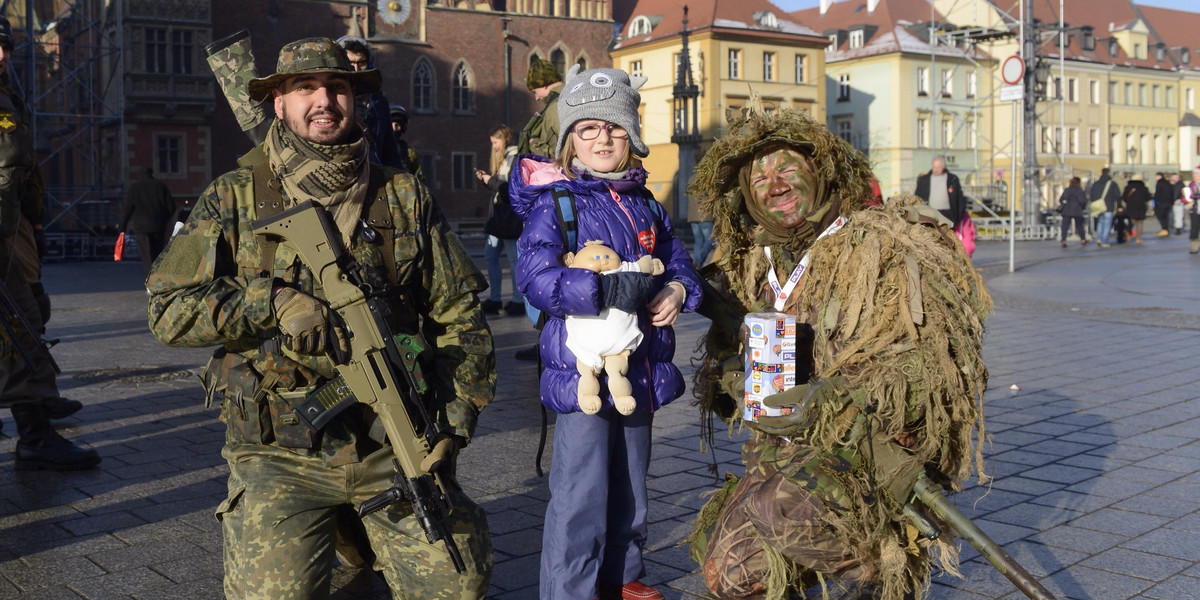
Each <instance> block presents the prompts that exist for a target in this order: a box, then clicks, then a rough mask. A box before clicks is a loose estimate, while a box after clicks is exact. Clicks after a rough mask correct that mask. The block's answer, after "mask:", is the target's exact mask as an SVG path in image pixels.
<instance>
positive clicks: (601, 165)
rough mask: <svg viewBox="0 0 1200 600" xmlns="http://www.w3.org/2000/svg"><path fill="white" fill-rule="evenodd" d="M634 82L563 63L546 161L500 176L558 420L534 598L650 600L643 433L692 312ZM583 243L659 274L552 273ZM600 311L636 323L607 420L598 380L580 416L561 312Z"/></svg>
mask: <svg viewBox="0 0 1200 600" xmlns="http://www.w3.org/2000/svg"><path fill="white" fill-rule="evenodd" d="M645 81H646V79H645V78H644V77H633V78H631V77H630V76H629V75H628V74H627V73H625V72H624V71H620V70H617V69H594V70H588V71H583V72H579V66H578V65H576V66H572V67H571V70H570V71H569V72H568V74H567V85H566V86H565V87H564V88H563V89H564V93H563V95H562V97H561V98H559V100H558V118H559V123H557V124H556V128H557V129H558V131H559V138H558V141H557V142H556V144H557V146H556V150H555V152H554V154H555V155H556V156H557V157H558V158H557V159H555V160H554V161H553V162H552V161H551V160H550V159H547V158H544V157H540V156H534V155H528V154H525V155H521V156H520V157H518V159H517V166H516V167H515V168H514V169H513V173H512V176H511V185H512V190H511V192H512V198H513V207H514V208H515V209H516V211H517V213H518V214H520V215H522V216H523V217H524V218H525V231H524V232H523V233H522V234H521V240H520V242H519V243H520V252H521V256H520V258H519V259H518V264H517V273H518V274H517V279H518V281H519V282H520V284H521V289H522V291H523V292H524V293H525V299H526V301H527V302H529V303H530V304H533V305H535V306H536V307H537V308H539V309H541V310H542V311H544V312H545V313H546V316H547V317H548V319H547V320H546V322H545V327H543V329H542V333H541V337H540V340H539V341H540V344H541V357H542V360H543V361H544V362H545V366H546V368H545V370H544V371H543V372H542V374H541V382H540V387H541V398H542V402H543V404H545V405H546V407H547V408H549V409H550V410H553V411H555V412H557V413H559V415H558V420H557V422H556V424H555V426H554V461H553V464H552V467H551V471H550V503H549V505H548V506H547V508H546V522H545V523H546V524H545V528H544V533H543V537H542V563H541V580H540V589H541V596H540V597H541V598H543V600H550V599H554V600H558V599H564V600H565V599H572V600H586V599H588V598H604V599H605V600H609V599H618V598H638V599H641V600H662V598H663V596H662V594H661V593H659V592H658V591H657V590H655V589H654V588H652V587H650V586H647V585H644V584H642V583H641V582H640V580H641V579H642V578H643V577H645V576H646V563H645V561H644V559H643V558H642V551H643V548H644V547H645V545H646V539H647V536H648V534H649V525H648V521H647V511H648V506H649V505H648V495H647V489H646V474H647V470H648V469H649V467H650V440H651V426H652V425H653V423H654V414H655V411H656V410H657V409H658V408H660V407H661V406H663V405H665V404H667V403H669V402H671V401H673V400H675V399H676V398H678V397H679V396H681V395H683V389H684V382H683V375H682V374H681V373H680V371H679V368H678V367H676V366H675V364H674V363H673V361H672V357H673V356H674V353H675V347H674V346H675V334H674V331H673V330H672V329H671V325H672V324H674V323H675V320H676V318H678V316H679V313H680V312H682V311H684V310H689V311H690V310H695V308H696V307H697V306H698V305H699V303H700V299H701V297H700V281H699V276H698V275H697V274H696V270H695V267H694V266H693V263H692V258H691V256H689V255H688V253H687V250H686V249H685V248H684V247H683V244H682V243H680V241H679V239H678V238H676V237H675V236H674V235H673V231H672V228H671V222H670V220H669V219H668V218H667V216H666V213H665V211H664V209H663V208H662V205H660V204H659V203H658V202H657V201H656V200H655V199H654V197H653V196H652V195H651V194H650V192H649V190H647V189H646V175H647V174H646V170H645V169H643V168H642V167H641V162H640V160H639V158H638V157H644V156H646V155H647V154H649V149H648V148H647V147H646V144H645V142H643V141H642V136H641V123H640V121H639V116H638V105H639V103H640V98H641V95H640V94H638V92H636V91H635V90H636V89H637V88H639V87H641V86H642V84H644V83H645ZM558 190H565V191H567V192H568V193H570V194H571V197H572V200H573V202H572V203H573V205H574V207H575V212H576V218H575V224H576V227H577V235H576V238H575V241H574V245H573V246H568V244H567V242H568V240H567V239H566V237H565V234H564V232H563V231H562V230H561V228H560V224H559V216H560V212H559V208H558V201H557V198H556V196H558V195H560V192H559V191H558ZM592 241H600V242H602V243H603V244H604V245H606V246H608V247H609V248H611V249H612V250H613V251H615V252H616V253H617V254H618V255H619V256H620V261H622V262H625V261H628V262H634V261H636V260H638V259H639V258H640V257H643V256H653V257H654V258H657V259H659V260H661V261H662V263H663V264H664V265H665V266H666V271H665V272H664V273H663V274H662V275H660V276H653V275H650V274H644V273H640V272H620V273H610V274H599V273H595V272H592V271H590V270H587V269H580V268H569V267H566V266H564V263H563V256H564V255H565V254H566V253H568V252H572V253H574V252H579V253H582V252H583V247H584V244H585V243H587V242H592ZM613 307H615V308H619V309H621V310H624V311H626V312H629V313H633V314H636V315H638V318H637V323H638V328H639V330H640V332H639V333H640V336H641V342H640V343H638V345H637V348H636V349H634V350H633V352H632V353H631V354H630V355H629V357H628V380H629V382H630V383H631V384H632V387H631V389H629V394H630V395H632V396H633V398H634V399H635V401H636V408H635V409H634V411H633V412H632V413H631V414H628V415H625V414H621V413H619V412H617V410H616V408H615V407H614V405H613V398H612V393H611V392H612V391H613V390H609V389H608V378H607V377H603V378H602V379H603V380H604V382H605V384H604V387H602V388H601V392H600V393H601V397H602V398H603V406H602V407H601V409H600V411H599V412H598V413H596V414H586V413H583V412H581V409H580V407H579V402H578V400H579V394H578V389H579V385H578V382H579V379H580V373H579V371H580V369H581V368H584V369H586V368H590V367H589V366H588V365H586V364H585V363H582V362H579V361H578V359H577V358H576V356H575V354H574V353H573V352H572V351H571V350H570V349H568V347H567V339H566V338H567V335H566V318H567V317H568V316H575V317H583V316H593V317H594V316H596V315H598V314H600V312H601V311H602V310H604V309H606V308H613Z"/></svg>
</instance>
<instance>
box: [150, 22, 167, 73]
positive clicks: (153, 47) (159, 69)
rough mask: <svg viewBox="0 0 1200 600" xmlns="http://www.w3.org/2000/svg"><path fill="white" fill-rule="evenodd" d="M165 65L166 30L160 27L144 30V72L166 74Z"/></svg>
mask: <svg viewBox="0 0 1200 600" xmlns="http://www.w3.org/2000/svg"><path fill="white" fill-rule="evenodd" d="M169 68H170V67H169V65H168V64H167V30H166V29H164V28H161V27H147V28H146V72H147V73H166V72H167V71H168V70H169Z"/></svg>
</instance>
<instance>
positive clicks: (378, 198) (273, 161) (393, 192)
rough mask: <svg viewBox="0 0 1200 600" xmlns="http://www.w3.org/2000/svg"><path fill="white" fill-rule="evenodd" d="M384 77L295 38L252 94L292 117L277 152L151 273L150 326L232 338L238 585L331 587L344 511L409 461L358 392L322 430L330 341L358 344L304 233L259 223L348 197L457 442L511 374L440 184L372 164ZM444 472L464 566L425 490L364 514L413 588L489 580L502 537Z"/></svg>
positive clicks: (462, 590) (349, 213) (379, 281)
mask: <svg viewBox="0 0 1200 600" xmlns="http://www.w3.org/2000/svg"><path fill="white" fill-rule="evenodd" d="M378 87H379V73H378V71H375V70H373V69H368V70H364V71H353V70H351V68H350V64H349V61H348V60H347V57H346V54H345V52H344V51H343V50H342V48H341V47H340V46H338V45H337V44H336V43H335V42H334V41H333V40H330V39H326V38H309V39H304V40H299V41H296V42H292V43H290V44H287V45H286V46H284V47H283V49H282V50H281V51H280V53H279V61H278V66H277V68H276V73H275V74H273V75H270V76H268V77H263V78H256V79H254V80H252V81H251V82H250V87H249V89H250V97H251V99H252V100H255V101H258V100H262V99H265V98H268V97H270V98H272V100H273V105H274V111H275V115H276V117H277V118H276V120H275V123H274V124H273V125H272V126H271V129H270V131H269V132H268V135H267V139H266V141H265V142H264V143H263V145H262V146H261V150H262V155H263V156H265V157H266V158H265V160H263V161H261V162H257V163H255V164H253V165H251V166H249V167H243V168H240V169H238V170H236V171H233V172H230V173H226V174H225V175H222V176H221V177H219V178H218V179H217V180H216V181H214V182H213V184H212V185H211V186H209V188H208V189H207V190H206V191H205V192H204V194H203V195H202V196H201V197H200V198H199V200H198V201H197V203H196V207H195V209H194V210H193V212H192V215H191V217H190V218H189V220H188V222H187V223H186V224H185V225H184V226H183V228H182V229H181V230H180V232H179V233H178V234H177V235H176V236H175V237H174V238H173V239H172V241H171V242H170V244H169V246H168V247H167V250H166V251H165V252H164V253H163V255H162V256H161V257H160V258H159V261H158V263H157V264H156V266H155V269H154V271H153V272H152V273H151V275H150V279H149V281H148V287H149V289H150V290H151V293H152V296H151V301H150V328H151V330H152V331H153V333H154V335H155V336H156V337H157V338H158V339H159V340H160V341H162V342H163V343H166V344H169V345H174V346H212V345H219V346H220V348H218V350H217V351H216V353H215V354H214V358H213V360H212V361H210V363H209V365H208V367H207V368H206V372H205V376H204V379H205V386H206V391H207V393H208V395H209V398H210V399H211V398H214V397H216V398H218V399H220V401H221V420H222V421H223V422H224V423H225V424H226V445H225V448H224V450H223V455H224V456H225V458H226V459H227V460H228V462H229V468H230V477H229V495H228V498H227V499H226V500H225V501H224V502H223V503H222V504H221V506H220V507H219V508H218V509H217V519H218V520H219V521H221V523H222V529H223V532H224V537H225V592H226V596H227V597H229V598H237V599H272V600H278V599H297V600H299V599H305V598H313V597H328V595H329V585H330V577H331V569H332V567H333V545H332V542H333V539H332V538H333V536H334V531H335V529H336V526H337V524H336V519H337V518H338V514H340V513H341V512H344V511H345V510H346V508H347V507H355V506H359V505H361V504H362V503H363V502H364V501H365V500H367V499H369V498H371V497H373V496H375V495H376V494H378V493H380V492H382V491H384V490H385V489H387V488H388V487H389V481H388V479H389V477H390V476H391V475H393V474H394V468H393V466H392V457H393V451H392V449H391V447H390V446H389V445H388V444H387V442H386V437H385V436H384V435H383V434H382V432H381V431H379V429H380V428H379V427H374V425H375V424H376V423H377V419H376V418H375V415H374V413H373V412H372V411H371V410H370V408H369V407H367V406H364V405H361V404H356V405H353V406H351V407H350V408H349V409H347V410H345V411H344V412H342V413H340V414H339V415H338V416H337V417H335V418H334V419H333V420H332V421H330V422H329V423H328V424H327V425H325V426H324V427H323V428H322V429H321V430H320V431H313V430H311V429H310V428H309V427H308V426H307V425H306V424H304V423H302V422H299V420H298V419H297V417H296V416H295V414H293V413H292V410H291V407H292V406H294V405H295V404H296V403H297V402H300V401H303V400H304V398H305V396H306V393H307V392H308V391H309V390H311V389H313V387H314V386H317V385H320V384H322V383H323V382H326V381H328V380H330V379H331V378H332V377H334V376H335V375H336V370H335V365H334V362H333V360H332V358H331V357H330V355H329V354H330V352H331V351H332V350H333V349H334V347H335V345H336V346H338V347H343V348H344V347H345V346H344V345H345V344H346V340H345V332H344V331H342V330H341V329H340V328H339V327H338V326H336V325H335V324H334V323H333V322H331V320H330V317H329V315H330V310H331V309H330V308H329V307H328V305H327V304H326V303H325V301H324V297H323V290H322V289H320V288H319V287H317V286H315V285H314V276H313V273H311V272H310V271H309V270H308V269H307V268H305V267H304V266H303V265H302V264H301V263H300V262H299V259H298V257H297V254H296V251H295V250H294V248H292V247H291V246H290V245H289V244H288V243H275V242H272V241H268V240H267V239H265V238H263V239H257V238H256V237H255V235H254V234H253V233H252V228H251V222H252V221H254V220H255V219H261V218H264V217H265V216H268V215H269V214H275V213H277V212H278V211H280V210H282V209H284V208H286V207H288V206H291V205H293V204H295V203H297V202H300V201H305V200H312V201H315V202H317V203H318V204H320V205H322V206H324V207H325V208H326V209H327V210H328V211H330V213H331V215H332V217H333V220H334V222H335V223H336V224H337V227H338V229H339V230H340V232H341V234H342V238H343V239H342V242H343V244H344V245H345V246H346V248H347V251H348V252H349V253H350V254H351V255H352V256H353V257H354V258H355V260H356V261H357V263H358V264H360V265H361V266H362V268H363V271H364V277H366V278H367V280H368V282H369V283H370V284H371V285H372V286H374V287H375V288H376V289H389V290H393V291H394V293H392V294H391V295H390V298H391V300H392V301H391V302H390V304H391V310H392V312H393V314H394V315H397V317H398V318H397V319H396V321H397V322H396V323H394V324H393V326H394V327H396V328H397V329H399V330H402V331H405V332H408V333H413V334H417V333H420V334H424V336H425V337H426V339H429V340H430V342H431V343H432V345H433V346H434V348H433V350H432V351H431V352H430V353H431V356H430V357H429V364H428V366H427V367H426V369H425V371H424V372H426V373H432V375H433V377H434V378H435V379H434V380H433V381H431V382H430V387H431V388H433V390H432V391H431V393H430V394H429V397H428V400H427V409H428V411H429V414H430V415H431V416H432V417H433V418H436V419H437V420H438V421H439V422H440V423H441V424H442V425H443V426H444V427H445V428H447V429H448V430H449V431H453V432H454V435H453V436H452V439H453V442H454V446H455V447H456V448H460V447H462V446H463V445H465V444H466V443H467V442H468V441H469V440H470V438H471V435H472V433H473V431H474V429H475V422H476V418H477V415H478V413H479V411H480V410H481V409H482V408H483V407H484V406H485V405H486V404H487V403H488V402H489V401H490V399H491V397H492V393H493V391H494V388H495V377H496V376H495V357H494V355H493V352H492V338H491V332H490V331H489V330H488V327H487V324H486V322H485V321H484V319H483V313H482V312H481V310H480V306H479V301H478V299H477V298H476V293H477V292H479V291H481V290H483V289H484V287H485V283H484V280H483V277H482V275H481V274H480V273H479V271H478V269H477V268H476V267H475V265H474V263H473V262H472V261H471V258H470V256H468V254H467V253H466V251H465V250H464V249H463V247H462V245H461V244H460V242H459V241H458V239H457V238H456V237H455V236H454V235H453V234H452V233H451V232H450V229H449V226H448V225H447V223H446V221H445V219H444V218H443V216H442V214H441V212H440V211H439V210H438V209H437V207H436V205H435V204H434V203H433V201H432V200H431V198H430V197H429V194H428V191H427V190H426V189H425V187H424V186H423V185H422V184H421V183H420V182H419V181H417V180H416V179H415V178H414V177H412V176H411V175H409V174H405V173H402V172H400V171H397V170H395V169H391V168H388V167H384V166H381V165H377V164H371V163H369V161H368V158H367V157H368V156H369V152H368V149H367V147H366V141H365V137H364V135H363V132H362V131H361V129H360V128H359V126H358V125H357V121H356V119H355V118H354V96H355V94H356V93H370V92H372V91H374V90H376V89H378ZM275 331H278V333H279V337H275V336H273V334H274V332H275ZM279 339H282V343H280V342H278V341H272V340H279ZM439 445H440V444H439ZM451 462H453V459H452V460H451ZM450 472H452V466H451V471H450ZM443 481H444V482H446V485H447V487H448V488H451V492H450V495H451V496H452V498H451V500H452V503H453V506H454V508H453V510H452V512H451V513H450V516H449V521H448V525H449V526H450V528H451V530H452V531H453V537H454V539H455V541H456V543H457V545H458V548H459V550H460V551H461V553H462V557H463V560H464V562H465V563H466V572H465V573H464V574H461V575H460V574H458V573H456V572H455V569H454V566H453V565H452V564H451V560H450V557H449V555H448V554H447V553H446V551H445V550H444V547H443V546H442V545H440V544H438V545H431V544H429V543H427V542H426V540H425V535H424V533H423V530H422V528H421V526H420V524H419V523H418V522H417V520H416V519H415V518H414V516H413V515H412V513H411V509H410V508H409V505H408V504H407V503H398V504H394V505H392V506H391V507H389V508H388V509H387V510H385V511H379V512H376V513H373V514H371V515H369V516H367V517H366V518H364V519H363V525H364V526H365V530H366V534H367V536H368V537H369V538H370V542H371V546H372V548H373V550H374V553H375V561H374V564H373V566H374V568H375V569H377V570H379V571H381V572H382V573H383V575H384V578H385V579H386V580H387V582H388V585H389V587H390V588H391V590H392V593H393V595H394V596H395V597H396V598H422V599H423V598H454V599H460V598H480V597H482V596H483V595H484V593H485V592H486V591H487V587H488V582H489V579H490V575H491V567H492V549H491V540H490V538H489V536H488V530H487V523H486V519H485V517H484V514H483V511H482V510H481V509H479V507H478V506H476V505H475V504H474V503H472V502H471V501H470V500H469V499H468V498H467V497H466V495H465V494H463V493H462V491H461V489H459V488H458V486H457V484H456V483H455V482H454V480H453V478H452V477H451V476H449V475H448V474H447V472H445V471H444V472H443Z"/></svg>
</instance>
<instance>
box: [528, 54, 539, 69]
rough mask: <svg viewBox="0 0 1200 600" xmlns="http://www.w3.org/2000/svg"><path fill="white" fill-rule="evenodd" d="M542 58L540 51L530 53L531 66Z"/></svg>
mask: <svg viewBox="0 0 1200 600" xmlns="http://www.w3.org/2000/svg"><path fill="white" fill-rule="evenodd" d="M541 59H542V57H541V56H540V55H538V53H537V52H534V53H532V54H530V55H529V66H531V67H532V66H533V63H535V62H537V61H539V60H541Z"/></svg>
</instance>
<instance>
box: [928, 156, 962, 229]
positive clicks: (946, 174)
mask: <svg viewBox="0 0 1200 600" xmlns="http://www.w3.org/2000/svg"><path fill="white" fill-rule="evenodd" d="M930 166H931V169H930V170H929V172H927V173H924V174H923V175H921V176H919V177H917V191H916V194H917V196H919V197H920V198H921V199H922V200H924V201H925V203H926V204H928V205H929V206H930V207H931V208H934V209H936V210H937V211H938V212H940V213H942V216H943V217H946V218H947V219H950V222H951V223H954V226H955V227H957V226H958V222H959V221H961V220H962V218H963V213H964V212H966V210H967V205H966V200H965V199H964V198H963V193H962V184H961V183H959V181H958V175H955V174H954V173H951V172H950V171H947V170H946V159H944V158H942V157H940V156H938V157H935V158H934V159H933V163H932V164H931V165H930Z"/></svg>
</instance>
